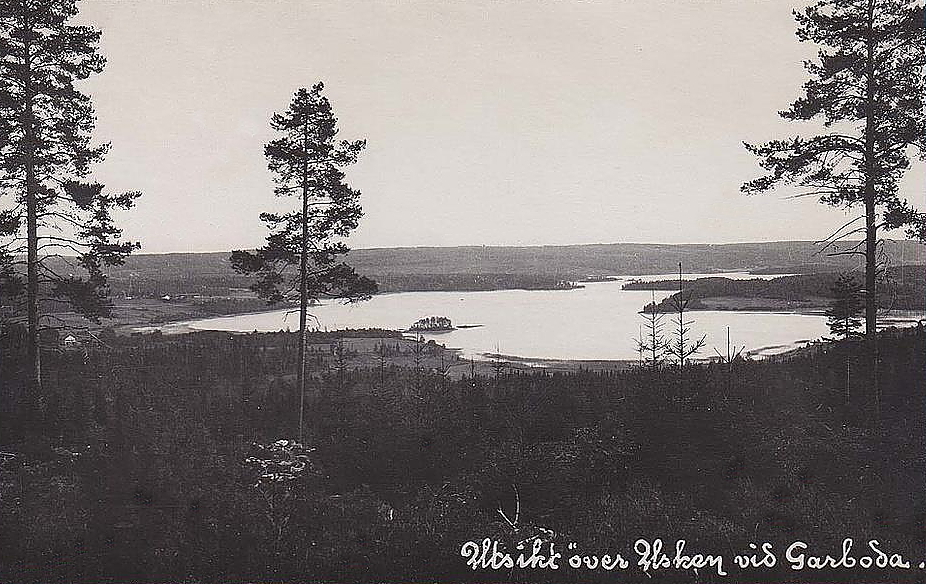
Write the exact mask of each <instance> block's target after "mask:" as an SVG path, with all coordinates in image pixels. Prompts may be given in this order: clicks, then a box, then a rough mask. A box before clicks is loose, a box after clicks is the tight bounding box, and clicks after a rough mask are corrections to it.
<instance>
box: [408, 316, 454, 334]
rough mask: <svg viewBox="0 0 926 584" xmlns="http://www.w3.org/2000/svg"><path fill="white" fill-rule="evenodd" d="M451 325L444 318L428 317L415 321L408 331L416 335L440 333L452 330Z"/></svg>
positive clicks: (448, 320) (447, 319)
mask: <svg viewBox="0 0 926 584" xmlns="http://www.w3.org/2000/svg"><path fill="white" fill-rule="evenodd" d="M453 328H454V327H453V323H451V322H450V319H449V318H447V317H446V316H428V317H426V318H422V319H420V320H417V321H415V324H413V325H412V326H411V327H410V328H409V329H408V330H409V331H410V332H416V333H423V332H428V333H440V332H447V331H452V330H453Z"/></svg>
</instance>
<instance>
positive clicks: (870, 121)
mask: <svg viewBox="0 0 926 584" xmlns="http://www.w3.org/2000/svg"><path fill="white" fill-rule="evenodd" d="M874 7H875V2H874V0H868V14H867V23H866V24H867V28H868V39H867V51H868V54H867V63H866V83H865V191H864V193H863V196H864V198H865V342H866V344H867V346H868V356H869V358H870V359H871V372H872V389H873V393H874V400H875V409H876V419H878V420H880V417H881V390H880V387H879V383H878V377H879V376H878V290H877V272H876V270H877V249H878V227H877V224H876V220H877V216H876V211H877V209H876V194H877V193H876V192H875V169H876V168H877V161H876V160H875V129H876V128H877V124H876V120H875V79H874V76H875V51H874V43H875V39H874V16H875V15H874Z"/></svg>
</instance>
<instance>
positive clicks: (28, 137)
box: [23, 5, 42, 399]
mask: <svg viewBox="0 0 926 584" xmlns="http://www.w3.org/2000/svg"><path fill="white" fill-rule="evenodd" d="M23 28H24V29H25V30H30V29H31V23H30V22H29V13H28V8H27V7H26V6H25V5H24V6H23ZM24 51H25V55H24V63H25V67H24V69H25V71H24V72H23V73H24V76H25V98H26V99H25V101H26V103H25V112H24V113H25V116H24V118H25V120H24V121H25V126H26V127H25V132H24V138H25V142H26V144H25V146H26V149H25V150H26V151H25V153H24V154H25V162H26V247H27V251H26V263H27V269H26V304H27V308H26V311H27V328H28V331H27V332H28V335H27V336H28V340H27V347H26V351H27V354H28V359H29V375H28V389H29V392H30V393H31V394H32V395H31V396H30V399H34V398H35V397H36V395H37V394H38V393H39V392H40V390H41V385H42V376H41V367H40V353H39V237H38V201H37V200H36V184H35V182H36V178H35V113H34V111H33V109H32V108H33V103H32V101H33V88H32V83H31V81H32V75H31V71H32V46H31V43H29V42H28V39H27V40H26V42H25V44H24Z"/></svg>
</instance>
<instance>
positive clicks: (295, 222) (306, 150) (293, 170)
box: [231, 83, 376, 441]
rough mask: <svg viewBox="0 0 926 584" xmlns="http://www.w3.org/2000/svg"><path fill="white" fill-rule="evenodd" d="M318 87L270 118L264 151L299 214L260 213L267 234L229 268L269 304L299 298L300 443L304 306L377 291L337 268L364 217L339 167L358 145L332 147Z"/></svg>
mask: <svg viewBox="0 0 926 584" xmlns="http://www.w3.org/2000/svg"><path fill="white" fill-rule="evenodd" d="M323 90H324V85H323V84H322V83H317V84H315V85H314V86H313V87H312V89H311V90H308V89H305V88H301V89H299V90H298V91H297V92H296V94H295V95H294V96H293V100H292V103H290V106H289V109H288V110H287V111H286V112H284V113H282V114H280V113H277V114H274V115H273V117H272V118H271V121H270V126H271V128H273V129H274V130H276V131H277V132H278V133H279V134H280V136H279V137H278V138H277V139H275V140H272V141H271V142H269V143H268V144H267V145H266V146H265V147H264V155H265V156H266V158H267V162H268V168H269V169H270V172H271V173H273V176H274V182H275V183H276V185H277V186H276V188H275V189H274V192H275V194H276V195H277V196H279V197H296V198H298V199H299V202H300V205H299V208H298V209H297V210H295V211H291V212H288V213H262V214H261V216H260V217H261V220H263V221H264V223H266V224H267V226H268V228H269V229H270V234H269V235H268V236H267V243H266V245H264V247H262V248H261V249H259V250H257V251H256V252H249V251H244V250H236V251H234V252H232V255H231V262H232V266H233V267H234V268H235V270H237V271H238V272H240V273H244V274H253V275H255V276H256V277H257V279H256V281H255V282H254V284H253V285H252V286H251V288H252V289H253V290H254V291H255V292H257V294H258V295H259V296H260V297H262V298H265V299H267V300H268V301H270V302H280V301H283V300H286V299H288V298H291V297H293V296H296V297H298V299H299V365H298V371H297V384H298V386H299V440H300V441H302V437H303V426H304V423H303V417H304V406H305V375H306V333H307V320H308V306H309V303H310V302H314V301H316V300H318V299H320V298H343V299H347V300H350V301H355V300H361V299H365V298H367V297H369V296H370V295H371V294H373V293H374V292H375V291H376V284H375V283H374V282H373V281H372V280H370V279H368V278H365V277H363V276H360V275H358V274H357V273H356V272H355V271H354V270H353V268H351V267H350V266H348V265H347V264H345V263H344V262H343V261H341V256H343V255H344V254H346V253H347V252H348V251H349V249H348V247H347V246H346V245H345V244H344V242H343V241H342V238H343V237H346V236H347V235H348V234H349V233H350V232H351V231H352V230H353V229H355V228H356V227H357V224H358V222H359V220H360V217H361V216H362V215H363V211H362V209H361V207H360V191H357V190H355V189H352V188H350V187H349V186H348V185H347V183H346V182H345V176H344V172H343V171H342V170H341V169H342V168H344V167H346V166H348V165H350V164H353V163H354V162H356V160H357V156H358V155H359V154H360V152H361V151H362V150H363V148H364V147H365V146H366V142H365V141H364V140H356V141H353V142H350V141H345V140H341V141H338V140H337V135H338V128H337V119H336V118H335V117H334V114H333V112H332V110H331V104H330V103H329V102H328V99H327V98H326V97H324V95H322V91H323Z"/></svg>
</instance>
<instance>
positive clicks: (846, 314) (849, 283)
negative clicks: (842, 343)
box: [826, 274, 864, 340]
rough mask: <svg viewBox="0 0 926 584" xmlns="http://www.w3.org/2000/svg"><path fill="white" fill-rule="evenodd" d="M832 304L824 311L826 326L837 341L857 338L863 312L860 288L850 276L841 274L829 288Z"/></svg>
mask: <svg viewBox="0 0 926 584" xmlns="http://www.w3.org/2000/svg"><path fill="white" fill-rule="evenodd" d="M830 291H831V292H832V294H833V302H832V304H830V307H829V308H828V309H827V311H826V326H828V327H829V329H830V333H831V334H832V335H833V336H834V337H835V338H837V339H843V340H845V339H850V338H855V337H858V336H859V328H860V327H861V326H862V321H861V319H860V318H859V316H860V315H861V314H862V312H863V310H864V302H863V299H862V286H861V284H859V283H858V282H857V281H856V280H855V278H854V277H853V276H852V275H851V274H841V275H840V276H839V278H837V280H836V282H834V283H833V286H832V287H831V288H830Z"/></svg>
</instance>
